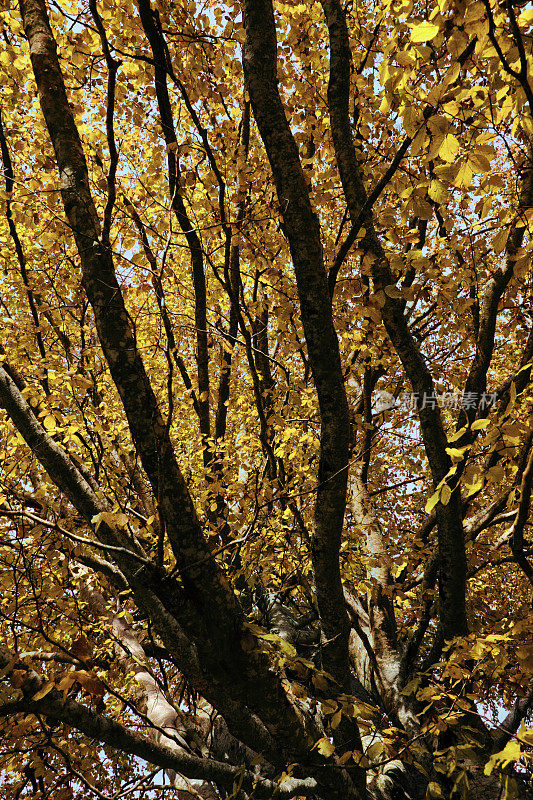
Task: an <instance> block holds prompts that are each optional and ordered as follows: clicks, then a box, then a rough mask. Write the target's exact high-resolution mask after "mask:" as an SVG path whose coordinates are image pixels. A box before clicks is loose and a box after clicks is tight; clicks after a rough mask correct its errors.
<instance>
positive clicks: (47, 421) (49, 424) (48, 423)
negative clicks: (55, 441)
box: [43, 414, 56, 431]
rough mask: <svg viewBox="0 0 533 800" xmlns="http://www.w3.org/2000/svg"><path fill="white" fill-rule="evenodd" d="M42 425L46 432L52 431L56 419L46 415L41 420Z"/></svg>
mask: <svg viewBox="0 0 533 800" xmlns="http://www.w3.org/2000/svg"><path fill="white" fill-rule="evenodd" d="M43 425H44V427H45V428H46V430H47V431H52V430H53V429H54V428H55V426H56V418H55V417H53V416H52V414H47V415H46V417H45V418H44V420H43Z"/></svg>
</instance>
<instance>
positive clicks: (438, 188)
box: [428, 180, 448, 203]
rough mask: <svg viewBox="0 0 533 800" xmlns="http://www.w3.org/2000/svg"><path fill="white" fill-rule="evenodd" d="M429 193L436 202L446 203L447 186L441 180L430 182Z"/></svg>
mask: <svg viewBox="0 0 533 800" xmlns="http://www.w3.org/2000/svg"><path fill="white" fill-rule="evenodd" d="M428 194H429V196H430V198H431V199H432V200H433V201H434V202H435V203H445V202H446V201H447V199H448V192H447V190H446V187H445V186H444V184H443V183H442V181H439V180H432V181H431V183H430V184H429V189H428Z"/></svg>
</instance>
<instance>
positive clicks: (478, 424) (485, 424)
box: [472, 419, 490, 431]
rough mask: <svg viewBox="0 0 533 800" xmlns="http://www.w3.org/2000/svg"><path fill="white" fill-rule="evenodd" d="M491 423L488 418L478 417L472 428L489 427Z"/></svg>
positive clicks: (481, 428) (474, 429)
mask: <svg viewBox="0 0 533 800" xmlns="http://www.w3.org/2000/svg"><path fill="white" fill-rule="evenodd" d="M489 425H490V420H488V419H476V421H475V422H473V423H472V430H473V431H481V430H483V428H488V426H489Z"/></svg>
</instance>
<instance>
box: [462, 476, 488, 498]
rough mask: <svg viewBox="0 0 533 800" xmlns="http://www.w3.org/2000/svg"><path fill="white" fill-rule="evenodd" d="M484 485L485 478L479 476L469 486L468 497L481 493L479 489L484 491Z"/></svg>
mask: <svg viewBox="0 0 533 800" xmlns="http://www.w3.org/2000/svg"><path fill="white" fill-rule="evenodd" d="M484 483H485V479H484V478H483V476H482V475H478V476H477V477H476V479H475V480H474V482H473V483H471V484H469V486H468V492H467V495H466V496H467V497H470V496H471V495H473V494H475V493H476V492H477V491H479V489H482V488H483V484H484Z"/></svg>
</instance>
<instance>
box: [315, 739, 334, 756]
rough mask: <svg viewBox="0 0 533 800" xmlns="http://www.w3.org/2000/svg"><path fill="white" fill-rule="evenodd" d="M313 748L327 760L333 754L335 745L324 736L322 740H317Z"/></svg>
mask: <svg viewBox="0 0 533 800" xmlns="http://www.w3.org/2000/svg"><path fill="white" fill-rule="evenodd" d="M314 747H316V749H317V750H318V752H319V753H320V754H321V755H323V756H325V757H326V758H329V757H330V756H332V755H333V753H334V752H335V745H334V744H332V743H331V742H330V740H329V739H327V738H326V737H325V736H323V737H322V739H319V740H318V742H316V744H315V745H314Z"/></svg>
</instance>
